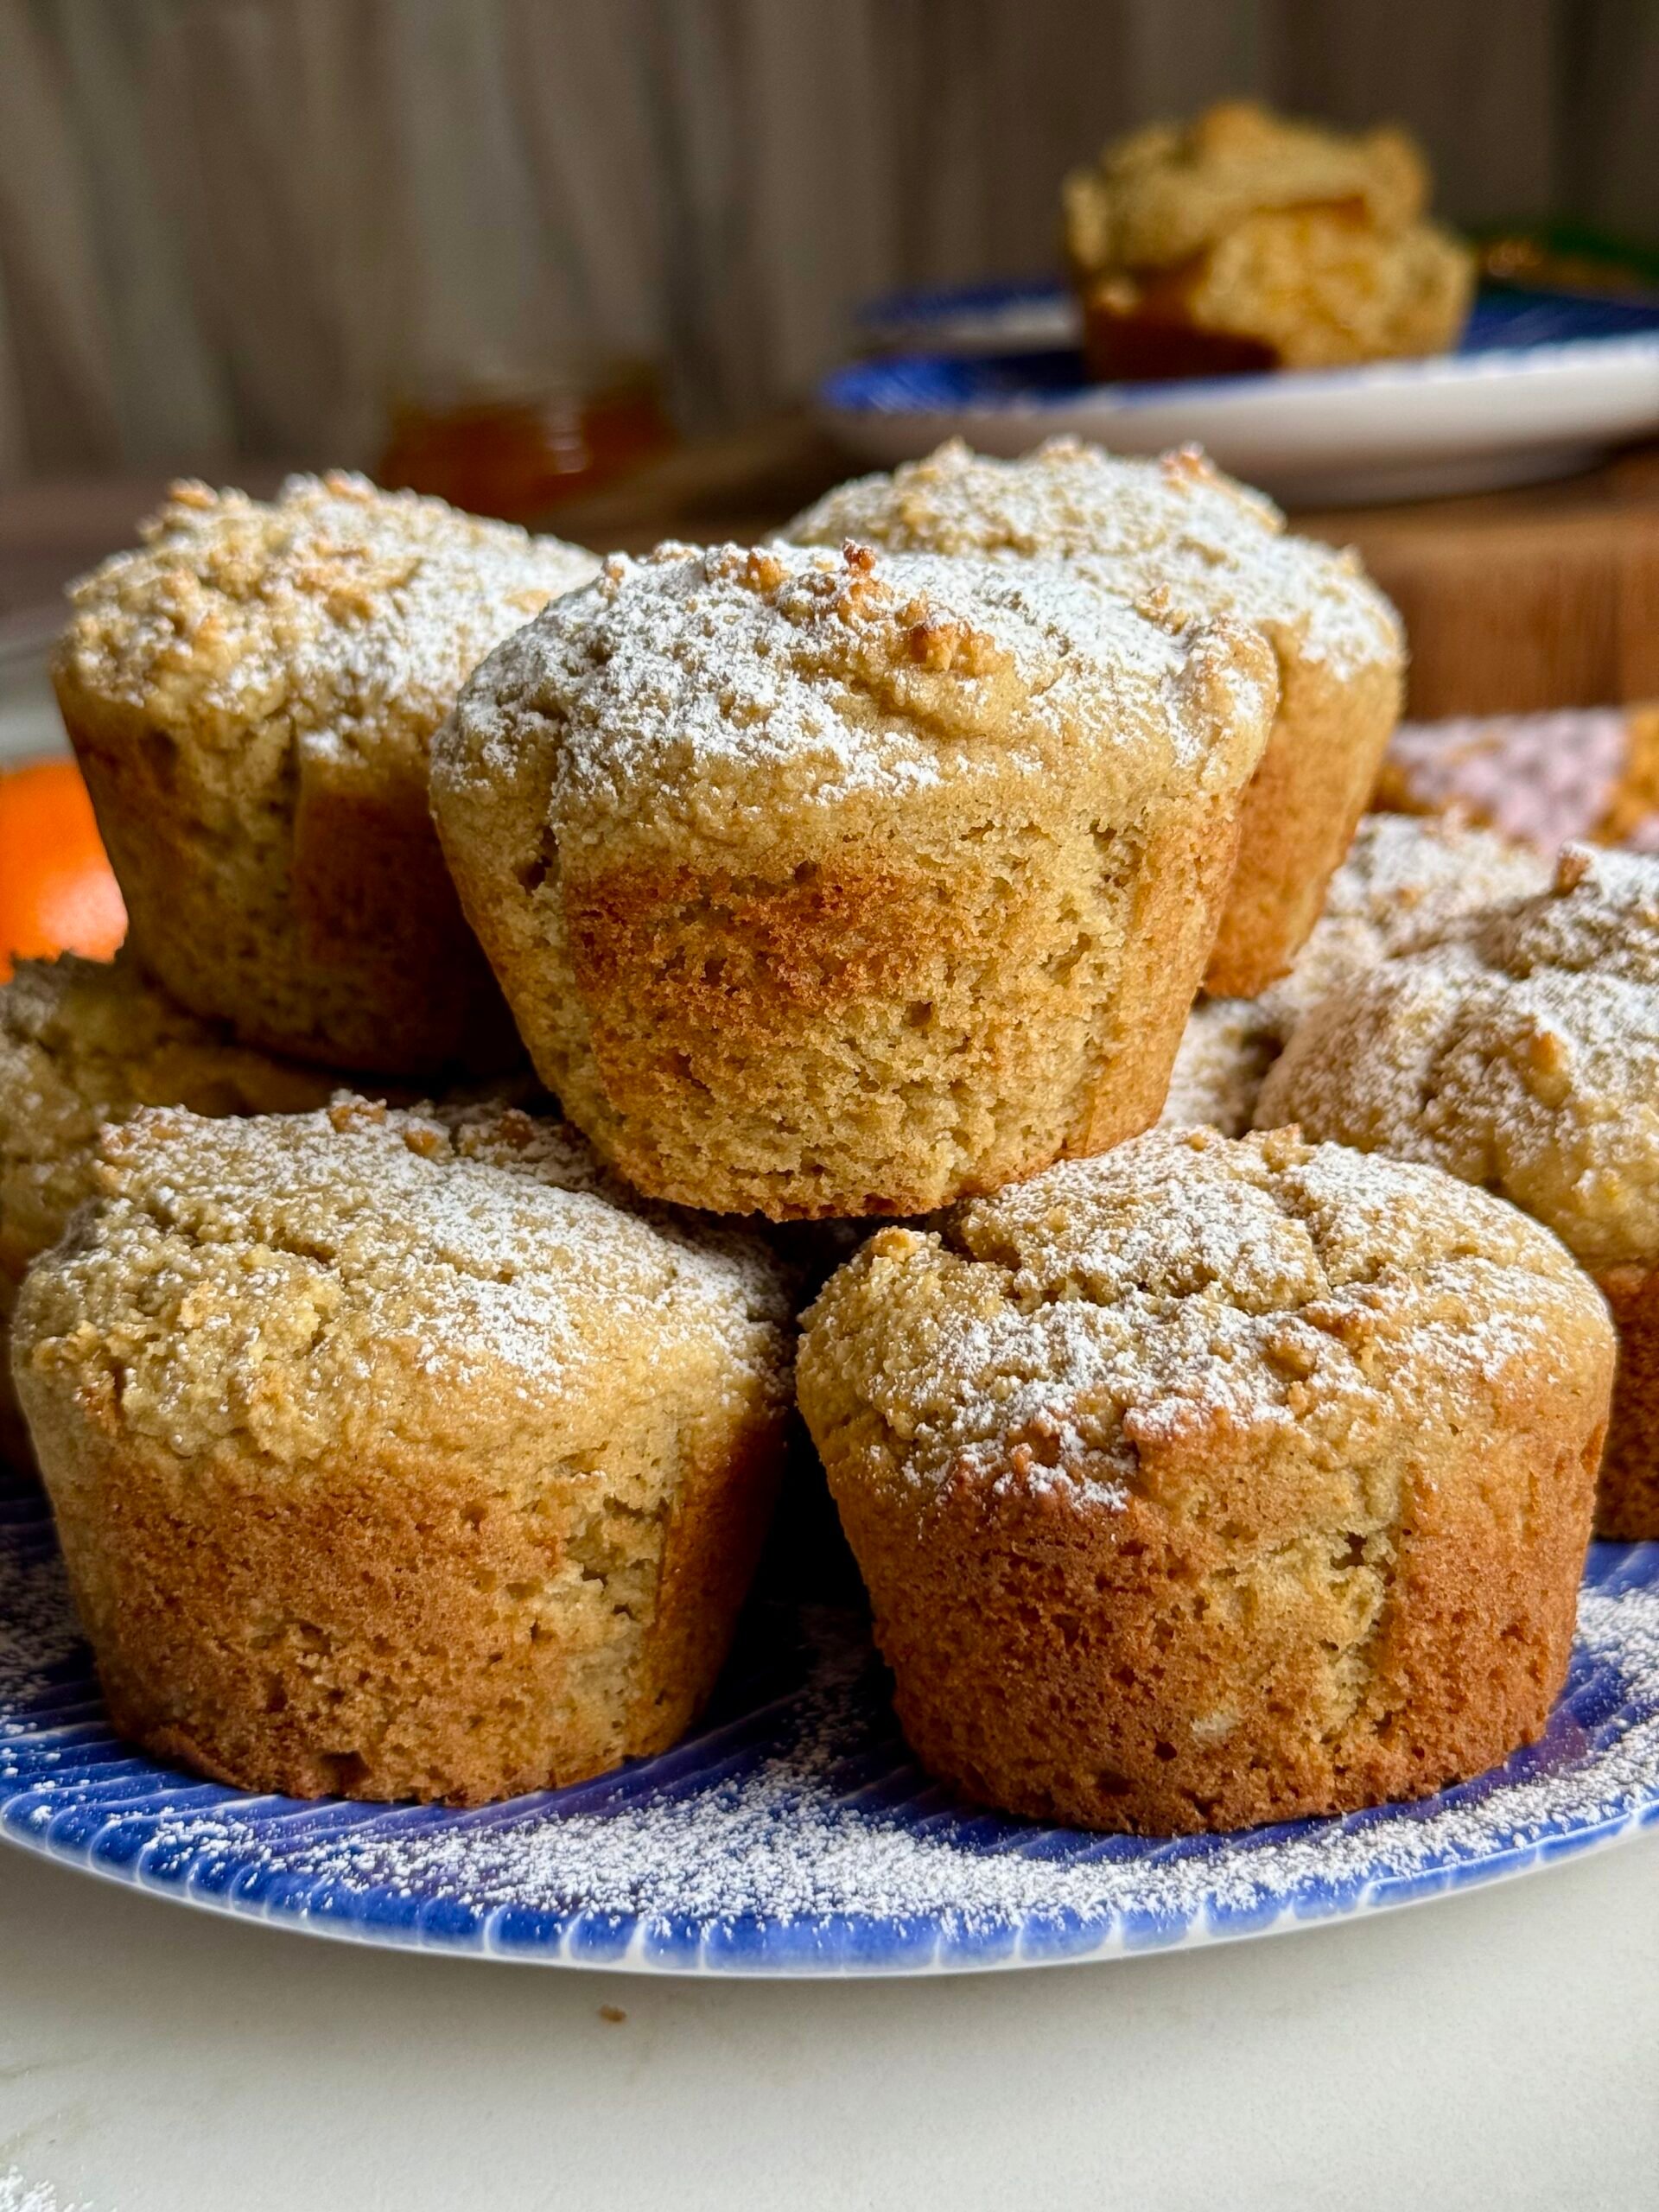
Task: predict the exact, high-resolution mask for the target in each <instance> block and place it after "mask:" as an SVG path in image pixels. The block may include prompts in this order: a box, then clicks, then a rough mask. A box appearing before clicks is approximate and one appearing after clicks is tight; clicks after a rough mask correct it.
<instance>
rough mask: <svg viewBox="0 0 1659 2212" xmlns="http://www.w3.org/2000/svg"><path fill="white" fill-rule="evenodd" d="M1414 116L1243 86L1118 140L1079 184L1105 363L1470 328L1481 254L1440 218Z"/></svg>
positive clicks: (1286, 362) (1180, 368) (1160, 371)
mask: <svg viewBox="0 0 1659 2212" xmlns="http://www.w3.org/2000/svg"><path fill="white" fill-rule="evenodd" d="M1428 187H1429V177H1428V170H1427V164H1426V163H1425V162H1424V160H1423V156H1422V154H1421V151H1420V149H1418V148H1417V146H1416V145H1415V144H1414V143H1413V141H1412V140H1411V139H1410V138H1408V137H1407V136H1406V135H1405V133H1404V132H1402V131H1400V130H1392V129H1383V130H1369V131H1365V132H1363V133H1361V134H1359V135H1357V136H1354V137H1350V136H1347V135H1345V134H1343V133H1339V132H1337V131H1332V130H1324V129H1321V128H1320V127H1319V126H1318V125H1317V124H1306V123H1294V122H1290V121H1287V119H1286V118H1283V117H1281V116H1276V115H1274V114H1273V113H1272V112H1271V111H1270V110H1268V109H1267V108H1265V107H1262V106H1260V105H1257V103H1255V101H1252V100H1230V101H1225V102H1224V103H1222V104H1221V105H1218V106H1216V107H1212V108H1210V109H1207V110H1206V111H1205V113H1204V114H1203V115H1201V116H1199V117H1198V118H1197V120H1196V121H1194V122H1192V123H1190V124H1172V123H1156V124H1149V125H1148V126H1147V128H1146V129H1145V130H1137V131H1135V132H1133V133H1132V134H1131V135H1130V136H1129V137H1127V138H1121V139H1118V140H1116V142H1115V143H1113V144H1111V145H1109V146H1108V147H1107V148H1106V149H1105V150H1104V151H1103V153H1102V155H1101V156H1100V158H1099V160H1098V161H1097V162H1096V163H1094V165H1093V166H1092V167H1090V168H1084V169H1077V170H1074V171H1073V172H1072V174H1071V175H1070V176H1069V177H1068V178H1067V179H1066V181H1065V187H1064V190H1063V200H1064V216H1065V249H1066V254H1067V258H1068V260H1069V261H1070V263H1071V270H1072V272H1073V275H1074V277H1075V279H1076V281H1077V286H1078V289H1079V291H1080V292H1081V295H1082V299H1083V308H1084V349H1085V351H1086V353H1087V354H1088V357H1089V365H1090V369H1091V371H1092V372H1094V374H1096V376H1098V377H1101V378H1106V379H1115V378H1128V379H1140V378H1165V377H1186V376H1217V375H1233V374H1237V373H1239V372H1246V371H1249V370H1255V369H1273V368H1292V369H1317V368H1331V367H1336V366H1339V365H1342V364H1344V363H1345V362H1351V361H1370V360H1382V359H1389V358H1390V357H1393V356H1398V355H1413V354H1421V353H1443V352H1445V351H1446V349H1447V348H1448V347H1450V346H1453V345H1455V344H1456V342H1457V340H1458V335H1459V332H1460V331H1461V330H1462V327H1463V325H1464V321H1465V318H1466V316H1467V315H1468V312H1469V303H1470V300H1471V296H1472V293H1473V289H1474V279H1475V264H1474V257H1473V256H1472V254H1471V252H1470V251H1469V250H1468V248H1467V247H1466V246H1465V245H1463V244H1462V243H1461V242H1460V241H1459V239H1457V238H1453V237H1452V235H1451V233H1450V232H1447V231H1446V230H1444V229H1442V228H1441V227H1440V226H1439V225H1438V224H1435V223H1431V222H1428V221H1427V220H1426V219H1424V214H1423V210H1424V207H1425V205H1426V204H1427V198H1428Z"/></svg>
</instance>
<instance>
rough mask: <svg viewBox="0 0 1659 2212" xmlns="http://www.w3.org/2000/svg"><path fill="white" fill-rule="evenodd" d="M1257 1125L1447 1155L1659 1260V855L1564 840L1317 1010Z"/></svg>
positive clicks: (1265, 1092) (1596, 1261)
mask: <svg viewBox="0 0 1659 2212" xmlns="http://www.w3.org/2000/svg"><path fill="white" fill-rule="evenodd" d="M1255 1118H1256V1123H1257V1126H1258V1127H1259V1128H1266V1127H1268V1126H1269V1125H1270V1124H1273V1123H1277V1122H1300V1123H1301V1124H1302V1125H1303V1127H1304V1128H1306V1129H1307V1130H1309V1131H1310V1132H1311V1133H1312V1134H1313V1135H1318V1136H1320V1137H1328V1138H1331V1139H1333V1140H1335V1141H1338V1142H1339V1143H1344V1144H1352V1145H1358V1146H1361V1147H1363V1148H1364V1149H1366V1150H1368V1151H1378V1152H1388V1153H1392V1154H1395V1155H1396V1156H1398V1157H1400V1158H1402V1159H1411V1160H1432V1161H1433V1162H1434V1163H1435V1164H1436V1165H1437V1166H1441V1167H1445V1168H1447V1169H1449V1170H1450V1172H1451V1173H1452V1174H1454V1175H1458V1176H1460V1177H1462V1178H1463V1179H1464V1180H1465V1182H1470V1183H1478V1184H1483V1185H1485V1187H1486V1188H1487V1189H1489V1190H1493V1191H1500V1192H1503V1195H1504V1197H1506V1198H1510V1199H1511V1200H1513V1202H1514V1203H1515V1204H1516V1205H1519V1206H1524V1207H1525V1209H1526V1210H1527V1211H1528V1212H1529V1213H1531V1214H1535V1215H1536V1216H1537V1217H1538V1219H1539V1220H1541V1221H1542V1222H1545V1223H1547V1224H1548V1226H1549V1227H1550V1228H1552V1229H1553V1230H1555V1231H1556V1232H1557V1234H1558V1235H1559V1236H1561V1237H1562V1238H1563V1239H1564V1241H1565V1242H1566V1243H1567V1244H1568V1245H1569V1246H1570V1247H1571V1248H1572V1249H1573V1251H1574V1252H1576V1253H1577V1254H1578V1255H1579V1257H1580V1259H1581V1260H1582V1261H1584V1262H1586V1265H1588V1266H1592V1267H1613V1266H1618V1265H1623V1264H1643V1265H1651V1264H1652V1263H1653V1262H1655V1261H1656V1260H1659V860H1651V859H1648V858H1645V857H1643V856H1642V855H1637V854H1634V853H1618V852H1604V851H1598V850H1596V849H1593V848H1592V847H1589V846H1585V845H1569V846H1567V847H1566V848H1565V849H1564V850H1563V851H1562V853H1561V855H1560V860H1559V861H1558V862H1557V865H1556V869H1555V874H1554V879H1553V880H1552V882H1551V883H1550V885H1549V886H1548V888H1547V889H1546V890H1544V891H1542V892H1541V893H1539V894H1538V895H1536V896H1535V897H1533V898H1529V899H1510V900H1508V901H1505V902H1503V903H1500V904H1497V905H1495V906H1488V907H1485V908H1482V909H1480V910H1478V912H1474V913H1472V914H1467V915H1464V916H1462V917H1459V918H1454V919H1452V920H1450V921H1448V922H1446V924H1444V925H1442V926H1441V927H1440V928H1439V929H1437V930H1435V931H1433V932H1431V933H1429V934H1427V935H1426V936H1424V937H1421V938H1418V939H1417V940H1415V941H1414V946H1413V949H1412V950H1408V951H1406V952H1403V953H1402V954H1400V955H1398V956H1397V957H1395V958H1392V959H1389V960H1386V961H1384V962H1383V963H1381V964H1380V965H1379V966H1377V967H1376V968H1374V969H1371V970H1370V973H1369V974H1367V975H1365V976H1362V977H1360V978H1359V979H1358V980H1357V982H1353V983H1351V984H1350V985H1346V986H1344V988H1341V989H1338V990H1336V991H1333V992H1332V994H1331V995H1328V996H1327V997H1325V998H1324V999H1322V1000H1320V1001H1319V1002H1318V1003H1317V1004H1316V1005H1315V1006H1314V1007H1313V1008H1312V1009H1311V1010H1310V1011H1309V1012H1308V1014H1306V1016H1305V1017H1304V1019H1303V1020H1301V1021H1300V1023H1299V1024H1298V1026H1297V1027H1296V1029H1295V1031H1294V1034H1293V1035H1292V1038H1291V1039H1290V1042H1289V1044H1288V1046H1287V1047H1286V1050H1285V1052H1284V1053H1283V1055H1282V1057H1281V1058H1280V1059H1279V1060H1278V1061H1277V1062H1276V1063H1275V1065H1274V1068H1273V1070H1272V1072H1271V1073H1270V1074H1269V1076H1268V1079H1267V1082H1266V1084H1264V1085H1263V1088H1262V1096H1261V1098H1260V1100H1259V1102H1258V1103H1257V1107H1256V1116H1255Z"/></svg>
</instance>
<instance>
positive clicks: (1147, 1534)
mask: <svg viewBox="0 0 1659 2212" xmlns="http://www.w3.org/2000/svg"><path fill="white" fill-rule="evenodd" d="M1612 1353H1613V1347H1612V1336H1611V1328H1610V1326H1609V1324H1608V1321H1607V1317H1606V1313H1605V1308H1604V1306H1603V1305H1602V1302H1601V1300H1600V1299H1599V1297H1598V1295H1597V1294H1596V1292H1595V1290H1594V1288H1593V1287H1592V1285H1591V1284H1590V1283H1589V1282H1588V1281H1587V1280H1586V1278H1585V1277H1584V1276H1583V1275H1582V1274H1580V1271H1579V1270H1578V1269H1577V1268H1576V1267H1575V1266H1574V1265H1573V1262H1572V1260H1571V1259H1570V1257H1569V1255H1567V1252H1566V1251H1565V1250H1564V1249H1562V1247H1561V1246H1560V1244H1559V1243H1557V1242H1556V1241H1555V1239H1554V1238H1553V1237H1552V1236H1549V1235H1548V1233H1547V1232H1545V1231H1543V1230H1540V1229H1539V1228H1538V1227H1537V1226H1536V1225H1535V1224H1532V1223H1530V1222H1529V1221H1527V1220H1526V1219H1525V1218H1524V1217H1522V1216H1521V1215H1520V1214H1518V1213H1516V1211H1514V1209H1512V1208H1510V1207H1507V1206H1505V1205H1503V1204H1502V1203H1501V1202H1500V1201H1498V1200H1497V1199H1494V1198H1489V1197H1488V1196H1487V1195H1486V1194H1485V1193H1484V1192H1473V1191H1470V1190H1468V1189H1466V1188H1465V1187H1463V1186H1462V1185H1459V1184H1458V1183H1457V1182H1456V1181H1454V1180H1453V1179H1452V1178H1450V1177H1447V1176H1444V1175H1441V1174H1440V1173H1436V1172H1435V1171H1433V1170H1432V1169H1427V1168H1422V1167H1416V1166H1406V1165H1402V1164H1401V1163H1396V1162H1393V1161H1383V1160H1366V1159H1364V1158H1362V1157H1361V1156H1360V1155H1358V1154H1353V1153H1350V1152H1345V1151H1344V1150H1342V1149H1340V1148H1339V1147H1333V1146H1320V1147H1311V1146H1308V1145H1306V1144H1305V1143H1303V1142H1302V1141H1300V1139H1299V1138H1298V1137H1297V1136H1296V1135H1294V1132H1289V1131H1276V1132H1274V1133H1273V1134H1271V1135H1265V1136H1258V1137H1252V1138H1249V1139H1247V1140H1245V1141H1242V1142H1239V1143H1232V1142H1229V1141H1227V1140H1225V1139H1224V1138H1222V1137H1220V1136H1219V1135H1216V1134H1215V1133H1214V1132H1211V1131H1208V1130H1192V1131H1187V1132H1185V1133H1167V1132H1155V1133H1153V1134H1151V1135H1147V1136H1145V1137H1142V1138H1140V1139H1138V1140H1137V1141H1135V1142H1133V1143H1131V1144H1128V1145H1125V1146H1123V1147H1120V1148H1119V1149H1117V1150H1116V1151H1115V1152H1113V1153H1110V1154H1106V1155H1105V1156H1104V1157H1103V1158H1101V1159H1099V1160H1090V1161H1086V1162H1067V1163H1064V1164H1062V1165H1061V1166H1058V1167H1055V1168H1052V1169H1051V1170H1049V1171H1048V1172H1047V1173H1045V1174H1043V1175H1039V1176H1037V1177H1035V1178H1033V1179H1032V1180H1031V1181H1029V1182H1027V1183H1025V1184H1022V1185H1017V1186H1015V1187H1014V1188H1013V1189H1010V1190H1007V1191H1004V1192H1000V1193H998V1194H997V1195H996V1196H995V1197H992V1198H983V1199H978V1200H975V1201H973V1202H971V1203H969V1204H968V1205H964V1206H963V1207H960V1208H958V1209H956V1210H955V1211H953V1212H952V1213H951V1214H950V1215H949V1216H947V1217H945V1219H944V1223H943V1224H942V1226H941V1228H940V1229H939V1230H937V1231H934V1232H931V1233H928V1234H919V1233H917V1232H914V1231H909V1230H884V1231H882V1232H880V1234H879V1235H878V1236H875V1237H874V1238H872V1239H871V1240H870V1242H869V1243H867V1244H866V1245H865V1246H864V1247H863V1248H862V1249H861V1252H860V1253H859V1254H858V1255H857V1256H856V1257H855V1259H854V1261H853V1262H851V1263H850V1264H849V1266H848V1267H846V1268H842V1270H841V1271H840V1273H839V1274H837V1275H836V1276H835V1277H834V1278H833V1279H832V1280H831V1281H830V1283H829V1286H828V1287H827V1288H826V1290H825V1291H824V1292H823V1294H821V1295H820V1297H819V1299H818V1300H817V1303H816V1305H815V1306H813V1308H812V1309H811V1311H810V1313H809V1314H808V1316H807V1320H806V1329H805V1333H804V1339H803V1343H802V1348H801V1354H800V1360H799V1392H800V1399H801V1404H802V1408H803V1410H804V1413H805V1415H806V1418H807V1421H808V1424H809V1427H810V1429H811V1431H812V1433H813V1437H814V1440H816V1442H817V1445H818V1447H819V1450H820V1452H822V1453H823V1457H824V1460H825V1464H826V1466H827V1467H828V1469H829V1478H830V1484H831V1487H832V1489H833V1491H834V1492H835V1495H836V1502H837V1503H838V1505H839V1507H840V1509H841V1512H842V1519H843V1522H844V1523H845V1526H846V1528H847V1531H848V1535H849V1539H850V1541H851V1542H852V1545H853V1548H854V1550H855V1553H856V1554H857V1555H858V1558H859V1560H860V1563H861V1567H862V1568H863V1571H864V1573H865V1576H866V1580H868V1583H869V1586H870V1589H871V1595H872V1599H873V1603H874V1611H875V1620H876V1633H877V1637H878V1641H879V1642H880V1645H881V1648H882V1650H883V1652H884V1655H885V1656H887V1660H888V1662H889V1663H890V1664H891V1665H892V1666H893V1670H894V1674H895V1677H896V1681H897V1694H898V1706H899V1715H900V1718H901V1719H902V1721H903V1723H904V1726H905V1728H906V1733H907V1734H908V1735H909V1737H910V1738H911V1741H912V1744H913V1745H915V1747H916V1748H917V1750H918V1752H919V1753H920V1755H921V1756H922V1758H924V1759H925V1761H926V1762H927V1763H928V1764H930V1765H931V1767H932V1768H933V1769H934V1770H936V1771H938V1772H939V1773H941V1774H944V1775H945V1776H947V1777H950V1779H952V1780H954V1781H956V1782H957V1783H961V1784H962V1785H963V1786H964V1787H965V1788H967V1789H969V1791H971V1792H972V1793H973V1794H975V1795H976V1796H980V1797H982V1798H984V1799H986V1800H988V1802H993V1803H996V1804H999V1805H1002V1806H1005V1807H1007V1808H1010V1809H1013V1810H1016V1811H1021V1812H1028V1813H1032V1814H1034V1815H1038V1816H1039V1817H1043V1818H1059V1819H1063V1820H1070V1821H1081V1822H1083V1823H1084V1824H1086V1825H1090V1826H1097V1827H1129V1828H1135V1829H1139V1830H1142V1831H1145V1832H1149V1833H1156V1832H1160V1831H1178V1830H1182V1829H1189V1828H1194V1827H1229V1826H1235V1825H1240V1824H1243V1823H1246V1822H1249V1821H1259V1820H1263V1819H1270V1818H1271V1819H1276V1818H1287V1817H1292V1816H1295V1815H1302V1814H1307V1813H1313V1812H1331V1811H1336V1810H1340V1809H1344V1808H1349V1807H1352V1806H1356V1805H1359V1804H1363V1803H1367V1802H1373V1801H1374V1800H1376V1799H1379V1798H1383V1797H1391V1796H1412V1795H1416V1794H1421V1793H1424V1792H1427V1791H1429V1790H1433V1789H1436V1788H1438V1787H1440V1786H1441V1784H1443V1783H1445V1782H1446V1781H1448V1780H1450V1779H1452V1778H1453V1777H1457V1776H1460V1775H1465V1774H1468V1773H1471V1772H1475V1771H1478V1770H1480V1769H1482V1768H1484V1767H1485V1766H1487V1765H1489V1764H1492V1763H1493V1762H1494V1761H1496V1760H1497V1759H1499V1758H1503V1756H1505V1755H1506V1754H1507V1753H1508V1752H1509V1751H1511V1750H1513V1749H1514V1747H1515V1746H1516V1744H1518V1743H1521V1742H1523V1741H1526V1740H1529V1738H1532V1737H1533V1736H1535V1735H1536V1734H1537V1733H1538V1732H1539V1731H1540V1730H1541V1728H1542V1726H1543V1724H1544V1721H1545V1719H1546V1717H1547V1715H1548V1709H1549V1705H1550V1701H1551V1700H1552V1698H1553V1696H1554V1693H1555V1691H1556V1689H1557V1688H1559V1686H1560V1681H1561V1680H1562V1678H1563V1676H1564V1674H1565V1671H1566V1666H1567V1655H1568V1650H1569V1648H1570V1643H1571V1637H1572V1629H1573V1609H1574V1600H1575V1595H1576V1589H1577V1582H1578V1577H1579V1573H1580V1567H1581V1565H1582V1558H1583V1549H1584V1544H1585V1541H1586V1536H1587V1535H1588V1529H1589V1514H1590V1501H1591V1494H1592V1486H1593V1478H1594V1470H1595V1465H1596V1460H1597V1459H1598V1457H1599V1452H1600V1448H1601V1441H1602V1437H1603V1433H1604V1432H1605V1421H1606V1411H1607V1395H1608V1390H1609V1388H1610V1385H1611V1372H1612Z"/></svg>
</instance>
